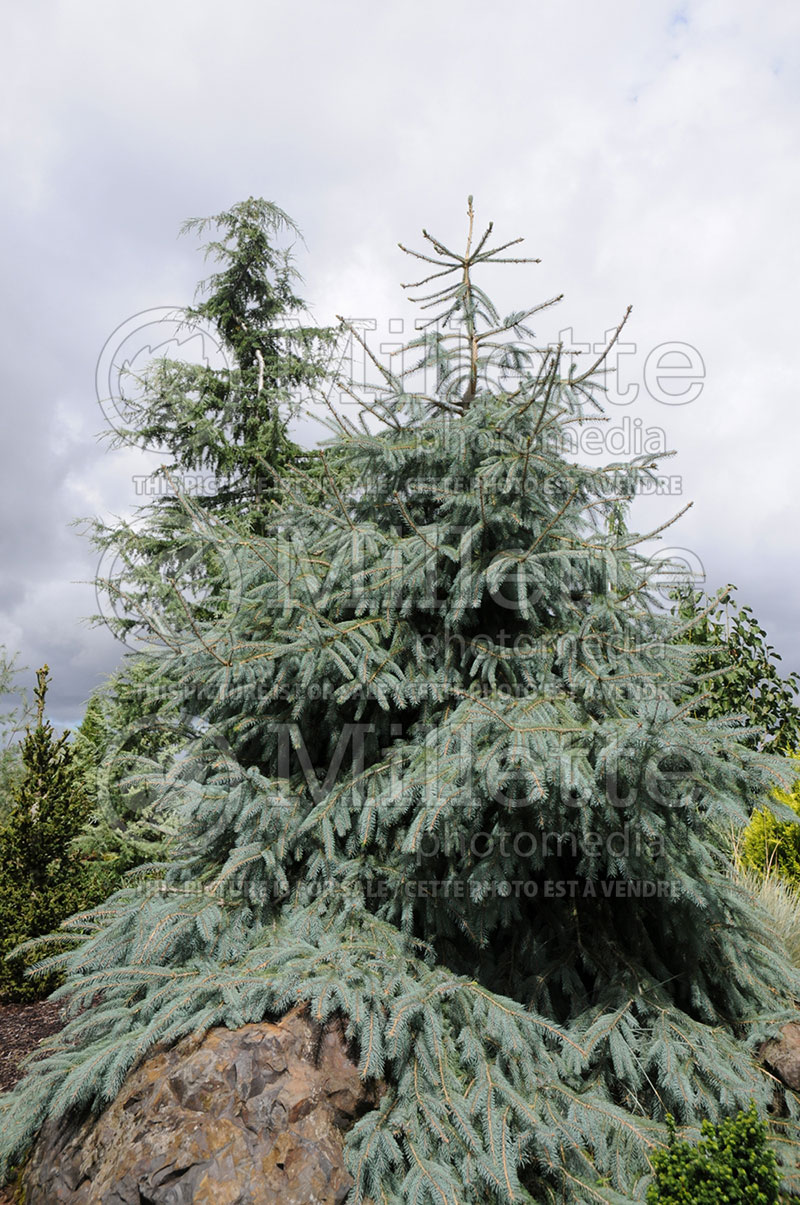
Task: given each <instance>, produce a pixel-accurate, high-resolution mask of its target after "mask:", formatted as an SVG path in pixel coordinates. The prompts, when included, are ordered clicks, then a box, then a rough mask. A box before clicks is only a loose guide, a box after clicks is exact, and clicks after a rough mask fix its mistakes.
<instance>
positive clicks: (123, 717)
mask: <svg viewBox="0 0 800 1205" xmlns="http://www.w3.org/2000/svg"><path fill="white" fill-rule="evenodd" d="M187 731H188V730H187V727H186V725H185V723H184V721H183V718H182V716H181V715H180V713H179V710H178V706H177V703H176V697H175V693H174V691H173V690H172V689H171V688H170V687H169V684H168V683H167V682H165V681H164V680H162V679H160V678H159V676H158V673H157V672H154V666H153V664H152V659H151V658H148V657H146V656H144V655H134V654H129V655H128V657H127V658H126V659H125V661H124V662H123V665H122V667H121V669H119V670H117V671H116V672H115V673H113V674H111V675H110V677H109V678H108V680H107V681H106V682H105V683H103V685H102V686H100V687H98V688H97V689H96V690H95V691H93V692H92V694H91V696H90V698H89V701H88V703H87V705H86V711H85V713H84V717H83V720H82V722H81V725H80V727H79V728H78V730H77V732H76V734H75V739H74V741H73V745H72V748H73V753H74V758H75V762H76V765H77V766H78V768H79V769H80V771H81V773H82V775H83V783H84V789H85V791H86V794H87V797H88V799H89V801H90V812H89V815H88V817H87V820H86V823H85V824H84V825H83V827H82V829H81V831H80V833H79V834H78V836H77V837H76V838H75V841H74V843H73V849H74V850H75V852H76V853H77V854H78V855H79V856H80V857H82V858H83V859H84V862H85V864H86V867H87V871H88V872H90V873H91V875H92V876H93V878H94V880H95V882H96V890H97V891H99V890H101V888H102V887H104V888H105V889H104V890H103V897H105V896H107V895H109V894H111V892H112V891H113V890H115V889H116V888H117V887H118V886H119V884H120V880H121V877H122V875H124V874H125V873H126V872H127V871H129V870H132V869H134V868H136V867H137V866H141V865H142V864H144V863H151V862H162V861H164V860H165V859H166V858H167V857H168V856H169V845H170V839H171V837H172V835H173V834H174V829H175V823H176V820H175V817H174V816H173V815H172V814H171V813H170V811H169V808H167V807H165V806H164V801H163V800H159V801H156V800H155V799H151V797H150V793H149V792H148V790H147V787H146V786H144V784H143V781H142V780H143V776H144V775H146V774H147V773H148V772H149V771H152V769H153V768H154V767H155V766H158V765H159V764H163V763H164V761H165V759H167V758H169V757H170V756H171V755H172V754H174V752H175V751H176V750H177V749H179V748H180V747H181V746H182V745H183V744H184V743H185V741H186V737H187Z"/></svg>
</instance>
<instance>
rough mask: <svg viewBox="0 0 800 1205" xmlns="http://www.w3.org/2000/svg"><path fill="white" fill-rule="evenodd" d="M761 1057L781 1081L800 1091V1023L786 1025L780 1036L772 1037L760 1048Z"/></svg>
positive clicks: (794, 1022) (788, 1086)
mask: <svg viewBox="0 0 800 1205" xmlns="http://www.w3.org/2000/svg"><path fill="white" fill-rule="evenodd" d="M760 1055H761V1058H762V1059H763V1061H764V1063H765V1064H766V1066H767V1067H768V1069H769V1070H770V1071H772V1072H773V1073H774V1074H775V1075H777V1077H778V1079H779V1080H780V1081H781V1083H783V1084H785V1085H786V1087H787V1088H791V1089H792V1090H793V1091H794V1092H800V1024H798V1022H797V1021H790V1022H789V1023H788V1025H784V1026H783V1028H782V1030H781V1036H780V1037H779V1038H771V1039H770V1040H769V1041H768V1042H765V1043H764V1045H763V1046H762V1047H761V1050H760Z"/></svg>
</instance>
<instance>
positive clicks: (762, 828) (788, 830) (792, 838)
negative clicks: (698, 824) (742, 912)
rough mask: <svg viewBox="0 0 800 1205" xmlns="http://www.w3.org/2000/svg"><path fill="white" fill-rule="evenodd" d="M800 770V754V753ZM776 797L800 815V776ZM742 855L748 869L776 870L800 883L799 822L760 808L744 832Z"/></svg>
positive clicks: (795, 883)
mask: <svg viewBox="0 0 800 1205" xmlns="http://www.w3.org/2000/svg"><path fill="white" fill-rule="evenodd" d="M797 762H798V773H799V774H800V757H797ZM774 796H775V799H776V800H777V801H778V802H779V803H782V804H784V805H785V806H786V807H789V808H791V809H792V811H793V812H795V813H796V814H797V816H798V819H800V778H798V779H797V780H796V781H795V783H794V786H793V787H792V788H791V790H790V791H780V790H776V791H775V792H774ZM739 857H740V860H741V864H742V866H743V867H744V868H745V869H746V870H752V871H754V872H755V873H756V874H760V875H764V874H777V875H779V876H780V878H782V879H785V880H786V881H787V882H789V883H793V884H794V885H795V886H796V887H800V824H795V823H794V822H793V821H791V820H787V821H783V820H778V819H777V818H776V817H775V816H774V815H773V814H772V812H771V811H769V809H768V808H758V809H757V810H756V811H755V812H754V813H753V815H752V817H751V820H750V823H749V824H748V826H747V828H746V829H745V830H744V833H743V834H742V838H741V843H740V845H739Z"/></svg>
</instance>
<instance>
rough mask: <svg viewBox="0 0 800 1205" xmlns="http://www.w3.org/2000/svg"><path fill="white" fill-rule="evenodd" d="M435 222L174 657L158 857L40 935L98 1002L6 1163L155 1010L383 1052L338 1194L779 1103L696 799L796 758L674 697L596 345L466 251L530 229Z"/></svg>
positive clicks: (21, 1117)
mask: <svg viewBox="0 0 800 1205" xmlns="http://www.w3.org/2000/svg"><path fill="white" fill-rule="evenodd" d="M426 238H427V240H428V245H429V246H428V250H427V251H426V252H424V253H422V252H411V254H413V255H416V256H417V257H418V258H419V259H421V260H422V261H423V262H424V263H425V264H426V272H427V273H428V275H427V277H426V279H425V280H424V281H422V282H420V285H419V286H418V287H422V288H425V287H427V286H428V284H429V282H430V285H431V291H430V292H429V293H428V294H427V295H425V296H423V298H422V302H423V304H425V305H429V306H431V307H432V308H436V309H438V312H437V314H436V317H435V318H434V319H432V320H431V324H430V326H429V327H428V328H427V329H426V330H424V331H423V332H422V334H421V335H420V337H419V339H417V340H415V341H414V344H413V347H414V349H415V351H416V355H417V361H416V364H415V371H417V372H418V374H419V375H418V376H414V375H413V373H409V374H408V375H405V376H396V375H393V374H392V372H391V371H390V370H389V369H384V370H383V391H382V393H381V394H380V395H379V396H378V399H377V401H375V402H372V401H371V402H370V403H369V404H368V405H366V407H365V408H366V409H367V410H368V411H369V412H370V413H371V415H372V416H373V419H374V416H375V415H376V414H379V415H381V416H382V418H383V420H384V422H383V425H382V428H381V429H380V430H378V431H375V430H374V429H373V428H372V427H370V426H369V425H368V424H367V422H366V421H364V422H362V423H361V424H357V423H354V422H352V421H351V420H350V419H347V418H344V417H343V418H341V420H340V422H339V429H338V433H337V434H336V436H335V442H334V443H333V445H332V449H333V450H335V454H336V455H337V456H338V457H339V458H340V459H341V460H342V461H343V462H344V463H346V465H347V468H348V471H349V474H350V476H349V478H347V479H346V480H349V481H350V482H352V483H353V484H349V485H348V484H346V480H345V479H342V478H338V477H337V476H336V474H334V473H331V474H330V475H326V476H325V477H324V479H323V491H324V498H323V502H322V504H320V503H319V502H318V500H317V499H316V498H315V497H314V496H313V494H312V492H311V491H308V492H304V490H303V488H302V487H301V485H299V484H295V485H294V486H292V485H291V483H290V482H289V481H287V482H286V486H285V488H286V495H285V497H286V501H285V503H284V505H283V508H282V509H281V510H280V511H279V512H278V513H277V515H276V516H275V517H274V519H273V521H272V523H271V525H270V526H269V528H268V530H267V531H266V532H265V534H264V536H263V537H262V538H257V539H256V538H254V539H251V540H249V541H248V542H247V544H246V547H243V557H244V566H243V574H244V577H243V584H244V590H243V594H242V606H241V607H240V608H239V610H238V612H237V614H236V616H235V622H234V624H233V626H232V627H231V628H226V630H225V634H224V636H220V637H219V638H218V639H212V638H211V636H210V635H209V633H208V632H207V631H200V632H193V631H187V632H186V634H185V636H184V637H183V638H182V639H181V641H180V644H179V647H175V648H174V649H173V648H166V649H165V650H164V651H163V653H162V655H161V665H162V672H163V673H164V674H165V675H167V676H168V677H169V678H170V680H171V681H172V682H173V683H174V689H175V691H176V692H177V693H178V694H179V696H180V698H181V700H182V702H183V703H184V704H185V705H186V707H187V708H188V709H189V710H192V709H196V711H194V712H193V713H197V714H199V713H200V710H201V704H202V724H199V725H198V727H197V733H196V736H195V738H194V740H193V741H192V742H190V743H189V744H187V746H186V747H185V749H184V750H183V753H182V756H181V757H180V758H178V759H176V760H175V762H174V763H173V764H172V766H171V767H170V768H169V769H168V771H167V772H166V774H165V775H163V776H162V780H161V781H162V789H163V790H168V791H169V792H170V797H171V798H172V799H176V800H177V801H178V803H177V806H178V815H179V819H180V827H179V836H178V841H177V847H176V859H175V861H174V863H173V864H172V865H171V866H170V867H169V868H168V869H167V871H166V873H165V875H164V878H163V882H162V883H161V884H160V890H159V891H157V892H156V891H153V890H152V889H151V890H149V891H148V892H143V891H142V890H136V889H134V888H132V887H129V888H126V889H124V890H121V891H119V892H117V893H116V894H115V895H114V896H113V897H112V899H111V900H110V901H107V902H106V903H105V904H104V905H103V907H102V908H100V909H98V910H97V911H96V912H95V913H94V914H91V915H89V916H88V917H83V918H75V919H74V920H72V921H71V922H69V929H70V932H71V933H72V935H73V937H74V940H75V946H74V948H73V949H71V950H70V951H68V952H67V953H64V954H60V955H57V956H54V957H53V958H51V959H50V960H47V961H45V962H44V963H43V964H42V968H41V969H42V971H43V972H47V971H49V970H53V969H56V968H57V969H59V970H63V971H64V973H65V974H66V983H65V986H64V988H63V989H62V991H63V993H64V994H65V995H67V996H69V997H70V999H71V1001H72V1004H73V1006H74V1007H76V1008H77V1007H78V1006H79V1005H80V1004H81V1003H86V1002H88V1001H90V1000H92V1001H95V1005H94V1007H93V1008H92V1009H91V1010H90V1011H88V1012H85V1013H84V1014H82V1015H78V1016H76V1017H75V1018H74V1020H73V1021H72V1022H71V1023H70V1025H69V1026H68V1027H67V1028H66V1029H65V1030H64V1031H63V1033H62V1034H61V1035H60V1036H59V1038H58V1039H57V1046H56V1049H55V1050H54V1051H53V1052H52V1053H51V1054H50V1055H49V1056H48V1057H47V1058H45V1059H43V1060H41V1061H40V1062H39V1063H38V1064H37V1066H36V1072H35V1074H31V1075H30V1076H29V1077H28V1078H27V1080H26V1081H24V1082H23V1083H22V1084H21V1085H20V1086H19V1087H18V1088H17V1089H16V1090H15V1091H14V1092H13V1093H12V1094H10V1095H9V1097H8V1098H7V1099H6V1101H4V1102H3V1104H2V1106H0V1108H2V1152H3V1155H4V1156H5V1158H6V1159H8V1158H12V1159H13V1158H14V1157H16V1156H18V1155H19V1154H20V1153H21V1152H22V1151H23V1150H24V1149H25V1146H26V1144H27V1143H28V1142H29V1141H30V1139H31V1137H32V1135H33V1134H34V1133H35V1132H36V1130H37V1129H38V1127H39V1126H40V1125H41V1123H42V1120H43V1118H44V1117H45V1116H47V1115H56V1116H57V1115H60V1114H62V1113H64V1112H66V1111H67V1110H70V1109H73V1108H76V1107H77V1108H80V1107H88V1106H95V1107H96V1106H99V1105H101V1104H102V1103H103V1102H104V1101H107V1100H109V1099H111V1098H112V1097H113V1096H114V1094H115V1092H116V1091H117V1090H118V1088H119V1086H120V1084H121V1083H122V1081H123V1078H124V1076H125V1074H126V1073H127V1071H128V1069H129V1068H130V1067H131V1066H132V1065H133V1064H134V1063H135V1062H136V1061H137V1060H138V1059H140V1058H141V1057H143V1056H144V1055H145V1054H146V1053H147V1052H148V1051H149V1050H150V1049H152V1047H153V1046H154V1045H155V1044H156V1043H172V1042H174V1041H176V1040H177V1039H178V1038H179V1037H180V1036H182V1035H183V1034H186V1033H189V1032H192V1031H198V1032H202V1031H204V1030H206V1029H207V1028H209V1027H210V1026H212V1025H215V1024H223V1025H227V1026H230V1027H237V1026H240V1025H242V1024H244V1023H246V1022H250V1021H258V1020H261V1019H263V1018H264V1017H267V1016H278V1015H282V1014H283V1013H284V1012H285V1011H286V1010H287V1009H288V1008H289V1007H290V1006H292V1005H294V1004H296V1003H297V1002H298V1001H305V1002H307V1004H308V1007H309V1009H310V1012H311V1015H312V1016H313V1017H314V1018H316V1019H317V1020H319V1021H320V1022H325V1021H327V1020H328V1019H330V1018H332V1017H333V1016H335V1015H340V1016H342V1017H343V1018H344V1020H345V1022H346V1025H347V1029H348V1033H349V1035H350V1037H351V1038H352V1041H353V1045H354V1050H355V1051H356V1055H357V1058H358V1060H359V1065H360V1067H361V1071H362V1074H363V1075H364V1076H365V1077H380V1078H381V1079H383V1080H384V1081H385V1084H386V1091H385V1092H384V1093H383V1095H382V1097H381V1100H380V1105H379V1107H378V1108H376V1109H375V1110H374V1111H372V1112H370V1113H368V1114H367V1115H365V1116H364V1117H363V1118H362V1119H361V1120H360V1121H359V1122H358V1123H357V1124H356V1125H355V1126H354V1127H353V1129H352V1130H351V1131H350V1132H349V1134H348V1135H347V1140H346V1141H347V1158H348V1161H349V1166H350V1167H351V1170H352V1173H353V1176H354V1179H355V1187H354V1188H353V1191H352V1195H351V1200H352V1201H353V1202H354V1203H361V1202H364V1201H366V1200H367V1199H369V1200H371V1201H374V1202H376V1203H377V1202H392V1203H394V1202H397V1203H398V1205H399V1203H400V1202H403V1203H406V1202H416V1203H418V1205H425V1203H428V1202H437V1203H439V1205H441V1203H444V1202H447V1203H452V1205H462V1203H467V1205H469V1203H472V1205H479V1203H480V1205H490V1203H501V1202H502V1203H508V1202H525V1201H527V1202H533V1201H536V1202H544V1201H550V1202H556V1201H559V1202H564V1201H566V1202H584V1201H604V1202H617V1203H618V1205H619V1203H620V1202H629V1201H635V1200H638V1201H642V1200H644V1198H645V1194H646V1191H647V1186H648V1183H649V1182H650V1181H651V1180H652V1173H653V1162H652V1159H653V1154H654V1152H655V1151H656V1150H658V1149H659V1147H664V1146H665V1145H666V1143H667V1138H668V1135H667V1130H666V1124H665V1119H666V1117H667V1115H668V1114H672V1115H674V1116H675V1117H676V1118H677V1119H678V1122H679V1123H680V1124H681V1125H682V1126H685V1127H686V1128H687V1133H688V1134H689V1135H690V1136H691V1135H693V1134H694V1135H696V1134H697V1132H698V1129H699V1125H700V1122H701V1121H702V1119H704V1118H707V1119H709V1120H710V1121H711V1122H718V1121H720V1120H722V1119H723V1118H724V1117H726V1116H729V1115H731V1114H733V1113H734V1112H735V1111H736V1110H737V1109H740V1108H745V1107H747V1105H748V1102H749V1101H750V1099H751V1098H752V1099H753V1100H754V1101H755V1102H756V1106H757V1109H758V1111H759V1112H760V1114H761V1115H762V1116H766V1114H767V1111H768V1109H769V1106H770V1103H771V1100H772V1095H773V1081H772V1079H771V1077H770V1076H768V1075H767V1074H766V1073H765V1072H764V1071H763V1070H762V1069H761V1068H760V1067H759V1065H758V1064H757V1062H756V1060H755V1058H754V1050H755V1047H756V1044H757V1043H758V1042H759V1041H760V1040H762V1039H763V1038H765V1037H766V1036H767V1035H769V1034H772V1033H775V1032H776V1031H777V1027H778V1026H779V1025H780V1024H781V1023H782V1022H783V1021H785V1020H789V1019H794V1018H796V1015H797V1014H796V1010H795V999H796V998H797V997H798V994H799V993H800V975H798V972H797V971H796V970H794V969H793V968H791V967H789V966H784V965H782V963H781V961H780V959H779V957H778V946H777V944H776V939H775V938H774V937H773V936H772V934H771V933H770V930H769V928H768V926H767V924H766V923H765V920H764V917H763V916H762V915H761V914H759V913H758V912H756V911H754V910H753V909H752V907H751V905H750V901H749V898H748V897H747V896H746V895H745V893H744V891H743V890H742V889H741V888H740V887H739V886H738V885H737V884H736V883H735V882H734V881H733V880H732V878H731V877H730V875H729V873H728V871H729V859H728V854H727V852H726V850H725V849H724V848H723V847H722V845H721V844H720V843H719V842H717V841H716V840H715V839H714V833H715V826H717V825H720V824H722V823H723V822H724V823H725V824H728V823H733V824H738V825H742V824H744V823H746V821H747V818H748V816H749V813H750V810H751V809H752V806H753V802H754V801H755V800H760V799H761V798H762V797H764V796H765V795H766V793H767V791H768V788H769V785H770V784H771V783H772V782H774V781H776V780H777V779H779V778H780V775H781V774H785V770H786V763H785V761H784V759H782V758H780V757H777V756H774V755H771V754H769V753H765V752H758V751H756V750H753V749H752V748H750V747H749V745H748V744H747V743H746V742H745V741H743V740H742V739H740V738H741V735H742V734H741V729H740V728H739V727H738V726H737V723H736V721H735V720H732V719H730V718H729V717H724V716H721V717H718V718H716V717H715V718H710V717H704V718H699V717H697V716H694V715H693V714H692V710H691V707H690V706H687V705H686V703H685V701H684V700H685V696H686V692H687V689H688V687H689V683H690V680H689V678H688V677H687V673H686V669H685V657H684V655H683V651H682V648H681V647H680V646H678V645H676V644H675V639H676V637H677V636H679V635H680V626H679V621H678V620H676V619H675V618H674V617H670V616H668V615H666V614H664V613H663V610H662V609H660V608H659V607H658V606H657V605H656V604H655V602H654V600H653V599H652V598H651V596H650V594H649V592H648V573H649V572H650V571H651V566H650V565H649V564H648V562H647V561H646V560H645V559H644V558H643V557H642V556H640V555H639V553H638V552H637V541H638V539H639V538H638V537H636V536H634V535H630V534H628V533H627V532H625V531H623V530H622V528H620V525H619V524H615V523H611V524H610V523H609V520H610V519H611V518H612V516H613V513H614V508H615V507H619V506H623V507H626V506H627V505H628V504H629V502H630V500H631V499H632V497H633V495H634V493H635V490H636V486H637V483H638V482H639V481H640V480H641V479H642V477H647V476H652V473H653V470H652V467H651V461H650V458H642V459H640V460H635V461H634V462H632V463H631V464H629V465H611V466H607V467H606V469H602V470H598V469H596V468H593V467H586V466H582V465H577V464H573V463H571V462H570V461H568V460H567V459H566V458H565V456H564V455H563V438H562V436H563V431H564V428H565V425H566V424H569V423H576V422H581V423H582V422H587V421H591V419H592V417H593V414H594V413H595V410H594V409H593V406H597V410H598V411H599V405H598V404H597V403H595V402H594V401H593V398H594V389H593V386H594V378H595V373H596V371H597V370H598V369H599V368H600V367H601V365H602V357H600V359H599V360H598V361H597V362H596V363H595V364H593V365H591V366H590V367H589V368H588V369H587V370H586V371H583V372H578V370H577V368H576V367H575V365H574V363H571V362H570V361H569V358H568V356H567V354H566V353H565V352H564V350H563V348H562V347H561V346H556V347H543V348H538V347H537V345H536V341H535V335H534V334H533V332H531V331H530V329H529V327H528V323H529V321H530V317H531V315H532V314H533V313H534V312H535V311H536V310H538V309H541V308H543V307H541V306H537V307H534V308H533V309H531V310H528V311H526V312H520V313H514V314H512V315H510V316H509V317H507V318H505V319H504V318H502V317H501V315H500V314H499V313H498V312H497V310H496V309H495V307H494V306H493V304H492V302H491V301H490V299H489V297H488V296H487V295H486V293H485V292H484V291H483V290H482V289H481V288H480V287H479V285H478V283H477V282H476V279H475V277H476V272H477V271H478V269H480V268H481V267H482V266H483V265H487V264H496V263H507V262H515V263H518V262H525V261H521V260H519V259H517V258H516V257H515V256H514V255H513V254H511V255H509V254H508V252H509V250H510V249H511V248H512V247H513V246H514V245H515V243H516V242H517V241H519V240H514V242H511V243H503V244H500V245H499V246H496V245H492V242H491V238H492V235H491V227H489V229H488V230H487V231H486V232H485V233H484V234H483V235H482V236H481V237H480V238H478V239H475V237H474V232H473V215H472V205H471V199H470V206H469V232H468V238H467V245H466V250H465V252H464V253H458V252H453V251H451V250H450V249H449V248H448V247H447V246H445V245H444V244H443V243H442V242H441V241H440V240H438V239H435V238H432V237H431V236H429V235H427V234H426ZM615 337H616V336H615ZM423 372H425V373H426V374H428V376H430V377H432V380H433V384H432V385H430V384H428V383H427V381H426V380H423V381H422V383H421V385H419V387H417V386H416V385H415V382H418V381H419V377H420V376H421V375H422V373H423ZM326 455H327V454H326ZM326 455H325V456H323V457H322V464H323V469H324V467H325V463H326ZM642 538H645V537H642ZM665 886H666V888H667V889H666V890H665V889H664V887H665ZM98 993H100V999H99V1000H95V998H96V996H97V994H98ZM787 1110H788V1115H787V1116H786V1117H785V1118H784V1119H783V1120H782V1122H780V1123H777V1122H776V1123H774V1124H773V1132H774V1131H776V1130H777V1129H778V1128H780V1133H779V1135H778V1137H779V1139H780V1141H779V1142H778V1143H777V1146H776V1150H777V1152H778V1155H779V1157H780V1158H781V1159H782V1161H783V1166H782V1169H781V1170H782V1174H783V1176H784V1179H785V1181H786V1182H787V1183H788V1182H790V1181H791V1178H792V1175H793V1163H794V1160H793V1156H792V1154H791V1147H790V1142H791V1141H792V1140H794V1141H796V1140H797V1137H798V1133H797V1129H798V1118H799V1114H798V1105H797V1102H796V1101H795V1099H794V1097H793V1096H791V1094H787ZM795 1184H797V1180H796V1176H795Z"/></svg>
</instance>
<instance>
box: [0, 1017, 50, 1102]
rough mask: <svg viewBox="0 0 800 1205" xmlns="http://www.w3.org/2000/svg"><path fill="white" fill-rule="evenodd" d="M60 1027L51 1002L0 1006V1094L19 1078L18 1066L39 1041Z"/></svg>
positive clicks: (20, 1075) (20, 1074)
mask: <svg viewBox="0 0 800 1205" xmlns="http://www.w3.org/2000/svg"><path fill="white" fill-rule="evenodd" d="M63 1025H64V1020H63V1018H62V1016H61V1007H60V1005H59V1004H57V1003H56V1002H55V1001H50V1000H39V1001H37V1002H36V1003H34V1004H0V1092H7V1091H8V1089H9V1088H13V1086H14V1084H15V1083H16V1082H17V1080H18V1079H21V1078H22V1071H21V1070H20V1067H19V1064H20V1062H21V1061H22V1059H23V1058H24V1057H25V1055H26V1054H30V1053H31V1051H32V1050H35V1049H36V1047H37V1045H38V1043H39V1041H40V1039H41V1038H47V1037H49V1036H50V1034H52V1033H57V1031H58V1030H59V1029H61V1028H62V1026H63Z"/></svg>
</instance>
